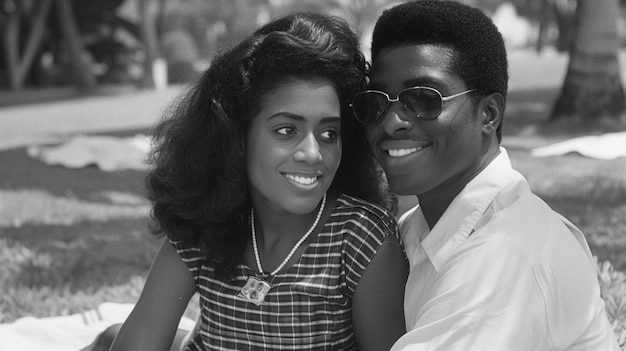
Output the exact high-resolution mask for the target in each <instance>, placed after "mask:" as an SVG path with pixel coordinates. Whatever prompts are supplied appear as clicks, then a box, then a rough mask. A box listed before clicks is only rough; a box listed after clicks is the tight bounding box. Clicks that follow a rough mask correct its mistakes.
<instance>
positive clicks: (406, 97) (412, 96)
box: [398, 88, 442, 119]
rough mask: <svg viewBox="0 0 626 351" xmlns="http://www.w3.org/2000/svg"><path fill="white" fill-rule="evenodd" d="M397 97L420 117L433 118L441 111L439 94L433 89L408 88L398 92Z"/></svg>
mask: <svg viewBox="0 0 626 351" xmlns="http://www.w3.org/2000/svg"><path fill="white" fill-rule="evenodd" d="M398 99H399V100H400V102H401V103H402V104H403V105H404V106H406V107H407V108H408V109H409V110H411V112H413V113H415V114H416V115H417V116H419V117H420V118H426V119H433V118H437V116H439V114H440V113H441V105H442V102H441V96H440V95H439V94H437V92H436V91H435V90H431V89H424V88H414V89H409V90H405V91H403V92H402V93H400V96H399V97H398Z"/></svg>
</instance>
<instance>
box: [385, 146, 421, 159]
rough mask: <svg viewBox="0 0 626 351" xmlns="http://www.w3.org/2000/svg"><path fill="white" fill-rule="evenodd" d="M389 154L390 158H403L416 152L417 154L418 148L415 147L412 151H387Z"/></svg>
mask: <svg viewBox="0 0 626 351" xmlns="http://www.w3.org/2000/svg"><path fill="white" fill-rule="evenodd" d="M387 152H388V153H389V156H392V157H402V156H406V155H410V154H412V153H414V152H417V148H416V147H413V148H410V149H391V150H387Z"/></svg>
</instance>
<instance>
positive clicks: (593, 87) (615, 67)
mask: <svg viewBox="0 0 626 351" xmlns="http://www.w3.org/2000/svg"><path fill="white" fill-rule="evenodd" d="M619 13H620V7H619V0H579V2H578V7H577V8H576V15H575V21H574V41H573V43H572V46H571V48H570V60H569V66H568V68H567V74H566V76H565V81H564V83H563V88H562V90H561V95H560V96H559V98H558V99H557V101H556V104H555V106H554V110H553V111H552V116H551V120H557V119H561V118H574V119H580V120H585V121H590V120H597V119H600V118H603V117H611V118H619V117H620V116H621V114H622V113H623V111H624V108H625V101H624V89H623V86H622V81H621V76H620V65H619V46H620V45H619V37H618V29H617V28H618V27H617V19H618V16H619Z"/></svg>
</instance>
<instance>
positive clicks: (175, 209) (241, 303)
mask: <svg viewBox="0 0 626 351" xmlns="http://www.w3.org/2000/svg"><path fill="white" fill-rule="evenodd" d="M365 69H366V66H365V60H364V58H363V56H362V54H361V53H360V51H359V49H358V41H357V39H356V37H355V35H354V34H353V33H352V31H351V30H350V29H349V27H348V25H347V24H346V23H345V22H344V21H343V20H341V19H339V18H336V17H328V16H324V15H321V14H304V13H299V14H293V15H290V16H286V17H283V18H280V19H278V20H276V21H273V22H271V23H269V24H267V25H265V26H264V27H262V28H260V29H258V30H257V31H256V32H255V33H254V34H253V35H251V36H250V37H248V38H246V39H244V40H243V41H242V42H241V43H240V44H239V45H237V46H235V47H234V48H232V49H231V50H229V51H226V52H225V53H223V54H221V55H218V56H217V57H216V58H215V59H214V60H213V62H212V64H211V66H210V67H209V68H208V70H207V71H206V72H205V73H204V74H203V76H202V77H201V79H200V80H199V81H198V82H197V83H196V84H195V86H194V87H193V88H192V89H191V90H189V92H188V94H187V95H186V96H184V97H183V98H182V99H181V100H180V101H179V102H178V103H177V105H176V106H175V108H174V109H173V110H172V111H171V113H170V116H169V117H168V118H167V119H165V120H163V121H162V122H161V124H160V125H159V126H158V127H157V129H156V132H155V138H154V139H155V145H156V147H155V149H154V153H153V159H152V160H153V163H154V166H155V168H154V169H153V170H152V171H151V173H150V175H149V176H148V179H147V184H148V189H149V194H150V198H151V200H152V202H153V217H154V219H155V223H156V228H155V232H156V233H157V234H162V235H166V236H167V239H168V240H167V241H166V242H165V243H164V244H163V246H162V247H161V250H160V252H159V254H158V255H157V257H156V259H155V261H154V263H153V266H152V268H151V270H150V273H149V275H148V278H147V280H146V284H145V287H144V290H143V292H142V294H141V297H140V298H139V301H138V302H137V304H136V306H135V308H134V310H133V311H132V313H131V315H130V316H129V317H128V319H127V320H126V322H125V323H124V325H123V326H122V328H121V329H120V331H119V334H118V335H117V337H116V339H115V341H114V343H113V346H112V348H111V349H112V350H130V349H132V350H168V349H169V348H170V345H172V341H173V340H174V343H173V346H172V347H173V348H178V347H179V345H178V341H177V340H178V339H177V338H175V335H176V327H177V325H178V321H179V319H180V317H181V315H182V314H183V312H184V310H185V308H186V306H187V303H188V301H189V299H190V298H191V297H192V296H193V295H194V294H195V293H198V294H199V296H200V309H201V315H200V318H199V320H198V325H197V328H196V329H197V330H196V331H195V332H194V334H193V335H191V337H190V341H189V342H188V343H187V342H185V343H184V345H182V347H184V349H185V350H212V349H221V350H223V349H227V350H250V349H255V350H256V349H266V350H278V349H290V350H293V349H306V350H315V349H332V350H356V349H360V350H385V349H389V348H390V347H391V345H392V344H393V342H394V341H395V340H396V339H397V338H399V337H400V336H401V335H402V334H403V333H404V332H405V327H404V316H403V314H402V304H403V290H404V282H405V280H406V275H407V263H406V260H405V258H404V254H403V250H402V248H401V246H400V244H399V239H398V234H397V227H396V224H395V221H394V218H393V215H392V213H391V212H390V211H389V210H391V209H392V204H393V202H392V201H391V198H390V197H389V196H388V193H386V191H385V189H386V188H385V187H384V186H383V184H382V183H381V179H382V178H381V177H380V174H379V173H378V172H377V169H376V166H375V163H374V160H373V158H372V155H371V153H370V151H369V148H368V146H367V143H366V141H365V139H364V132H363V127H362V126H361V125H360V124H359V123H357V122H356V121H355V120H354V118H353V116H352V114H351V113H350V111H349V99H350V98H351V97H352V96H353V95H354V94H355V93H356V92H358V91H360V90H362V89H363V88H364V86H365ZM179 335H180V334H179Z"/></svg>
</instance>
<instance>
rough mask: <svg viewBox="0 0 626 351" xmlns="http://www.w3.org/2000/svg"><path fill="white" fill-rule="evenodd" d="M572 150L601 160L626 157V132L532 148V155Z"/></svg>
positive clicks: (562, 153)
mask: <svg viewBox="0 0 626 351" xmlns="http://www.w3.org/2000/svg"><path fill="white" fill-rule="evenodd" d="M572 152H575V153H579V154H581V155H583V156H586V157H591V158H597V159H601V160H614V159H616V158H619V157H626V132H616V133H607V134H603V135H597V136H584V137H579V138H573V139H569V140H565V141H562V142H560V143H556V144H552V145H548V146H542V147H538V148H535V149H533V150H532V152H531V155H533V156H536V157H545V156H559V155H565V154H568V153H572Z"/></svg>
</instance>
